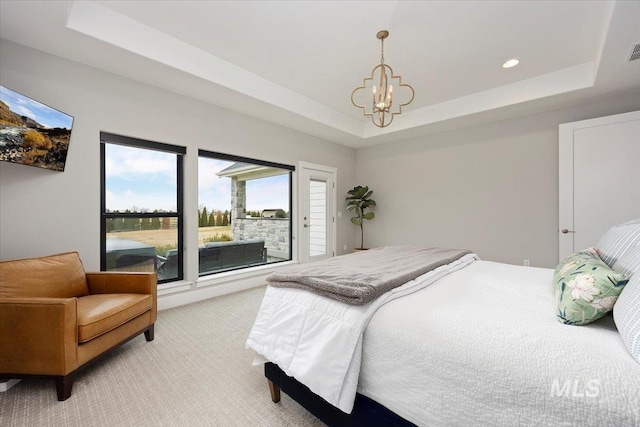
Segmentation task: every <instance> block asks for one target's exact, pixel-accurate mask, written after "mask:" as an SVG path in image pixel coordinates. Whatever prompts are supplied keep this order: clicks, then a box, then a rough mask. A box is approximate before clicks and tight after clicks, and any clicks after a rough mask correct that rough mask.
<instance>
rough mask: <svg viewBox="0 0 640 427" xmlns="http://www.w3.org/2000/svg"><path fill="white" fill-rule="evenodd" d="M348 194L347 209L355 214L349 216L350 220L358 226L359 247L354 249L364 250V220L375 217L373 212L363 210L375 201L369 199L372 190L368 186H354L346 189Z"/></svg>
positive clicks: (373, 204)
mask: <svg viewBox="0 0 640 427" xmlns="http://www.w3.org/2000/svg"><path fill="white" fill-rule="evenodd" d="M348 194H349V196H348V197H347V198H346V200H347V210H348V211H353V212H354V213H355V214H356V216H354V217H353V218H351V222H352V223H354V224H355V225H359V226H360V247H359V248H356V250H365V247H364V228H363V223H364V220H365V219H367V220H371V219H373V218H374V217H375V214H374V213H373V212H365V211H366V210H367V209H368V208H370V207H372V206H375V205H376V201H375V200H373V199H371V195H372V194H373V190H369V187H367V186H365V187H363V186H360V185H358V186H355V187H353V189H352V190H349V191H348Z"/></svg>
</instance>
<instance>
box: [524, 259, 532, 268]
mask: <svg viewBox="0 0 640 427" xmlns="http://www.w3.org/2000/svg"><path fill="white" fill-rule="evenodd" d="M523 265H524V266H525V267H531V260H528V259H525V260H524V263H523Z"/></svg>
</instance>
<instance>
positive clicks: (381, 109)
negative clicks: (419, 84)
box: [351, 30, 415, 128]
mask: <svg viewBox="0 0 640 427" xmlns="http://www.w3.org/2000/svg"><path fill="white" fill-rule="evenodd" d="M376 37H377V38H378V40H380V64H378V65H376V66H375V67H374V68H373V70H371V77H365V78H363V79H362V86H359V87H357V88H355V89H354V90H353V92H351V103H353V105H355V106H356V107H358V108H362V109H363V110H364V115H365V117H371V121H372V122H373V124H374V125H376V126H378V127H380V128H383V127H386V126H389V125H390V124H391V122H392V121H393V116H395V115H396V114H402V107H404V106H405V105H409V104H411V101H413V97H414V95H415V91H414V90H413V88H412V87H411V86H410V85H408V84H403V83H402V76H396V75H394V74H393V70H392V69H391V67H390V66H388V65H387V64H385V63H384V39H386V38H387V37H389V31H386V30H382V31H378V34H376ZM394 81H397V86H396V87H397V88H398V89H401V88H408V89H409V90H410V91H411V97H410V98H409V100H408V101H407V102H404V103H400V104H397V103H396V108H394V109H393V110H392V109H391V107H392V106H393V105H394V104H393V95H394V94H393V82H394ZM371 83H373V88H372V89H370V90H371V94H372V102H371V104H370V109H369V108H367V104H368V103H367V102H364V104H363V105H360V104H358V103H357V102H356V100H355V99H354V95H356V92H358V91H360V90H365V89H367V86H368V85H369V86H370V84H371ZM376 84H377V86H376ZM365 93H366V92H365ZM360 96H363V95H360ZM364 97H365V99H366V95H364Z"/></svg>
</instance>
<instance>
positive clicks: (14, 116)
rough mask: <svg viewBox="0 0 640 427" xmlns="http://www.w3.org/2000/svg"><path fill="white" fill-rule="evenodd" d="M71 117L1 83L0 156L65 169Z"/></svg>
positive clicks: (34, 164) (49, 167)
mask: <svg viewBox="0 0 640 427" xmlns="http://www.w3.org/2000/svg"><path fill="white" fill-rule="evenodd" d="M72 126H73V117H71V116H69V115H68V114H65V113H63V112H61V111H58V110H56V109H53V108H51V107H49V106H47V105H44V104H42V103H40V102H38V101H36V100H33V99H31V98H29V97H27V96H25V95H22V94H20V93H18V92H14V91H12V90H11V89H8V88H6V87H4V86H0V160H2V161H5V162H11V163H19V164H23V165H29V166H36V167H40V168H45V169H52V170H56V171H64V166H65V163H66V160H67V151H68V150H69V141H70V139H71V128H72Z"/></svg>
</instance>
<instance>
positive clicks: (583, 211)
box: [558, 111, 640, 259]
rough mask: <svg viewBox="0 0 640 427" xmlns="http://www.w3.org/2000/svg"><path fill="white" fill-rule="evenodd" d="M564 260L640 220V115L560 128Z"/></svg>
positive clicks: (603, 119)
mask: <svg viewBox="0 0 640 427" xmlns="http://www.w3.org/2000/svg"><path fill="white" fill-rule="evenodd" d="M559 160H560V164H559V165H560V175H559V177H560V201H559V202H560V230H558V232H559V236H560V239H559V256H560V259H563V258H565V257H566V256H568V255H570V254H571V253H573V252H575V251H579V250H581V249H585V248H588V247H592V246H595V245H596V244H597V243H598V240H599V239H600V237H601V236H602V235H603V234H604V233H605V232H606V231H607V229H608V228H609V227H611V226H612V225H615V224H620V223H622V222H624V221H627V220H629V219H632V218H638V217H640V111H636V112H632V113H626V114H618V115H615V116H608V117H602V118H599V119H592V120H584V121H581V122H574V123H567V124H563V125H560V157H559Z"/></svg>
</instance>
